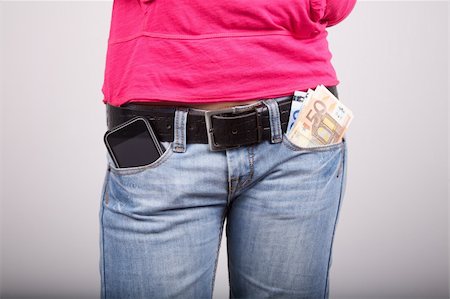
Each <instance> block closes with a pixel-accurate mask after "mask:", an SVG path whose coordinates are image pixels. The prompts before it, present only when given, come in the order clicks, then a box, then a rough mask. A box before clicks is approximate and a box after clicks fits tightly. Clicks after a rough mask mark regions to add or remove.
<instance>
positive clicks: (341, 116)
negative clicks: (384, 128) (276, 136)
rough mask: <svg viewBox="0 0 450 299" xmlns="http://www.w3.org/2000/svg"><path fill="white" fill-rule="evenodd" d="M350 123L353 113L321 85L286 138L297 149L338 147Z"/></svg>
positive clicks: (305, 104)
mask: <svg viewBox="0 0 450 299" xmlns="http://www.w3.org/2000/svg"><path fill="white" fill-rule="evenodd" d="M352 119H353V113H352V111H350V109H348V108H347V107H346V106H345V105H344V104H343V103H342V102H341V101H340V100H339V99H337V98H336V97H335V96H334V95H333V94H332V93H331V92H330V91H329V90H328V89H327V88H326V87H325V86H323V85H322V84H321V85H319V86H317V88H316V89H315V90H314V92H313V93H312V95H311V97H310V98H309V99H308V101H306V102H305V103H304V104H303V107H302V110H301V111H300V114H299V115H298V117H297V119H296V121H295V123H294V125H293V126H292V128H291V129H290V130H289V132H288V133H287V137H288V138H289V140H290V141H291V142H292V143H294V144H296V145H298V146H300V147H311V146H317V145H327V144H333V143H337V142H340V141H341V139H342V137H343V136H344V133H345V132H346V131H347V129H348V127H349V125H350V122H351V120H352Z"/></svg>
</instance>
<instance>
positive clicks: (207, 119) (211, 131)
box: [205, 103, 261, 151]
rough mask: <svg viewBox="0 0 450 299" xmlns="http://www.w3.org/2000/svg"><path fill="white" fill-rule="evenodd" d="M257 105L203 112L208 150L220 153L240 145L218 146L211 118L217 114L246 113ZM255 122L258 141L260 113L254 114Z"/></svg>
mask: <svg viewBox="0 0 450 299" xmlns="http://www.w3.org/2000/svg"><path fill="white" fill-rule="evenodd" d="M258 106H259V105H258V104H254V103H252V104H250V105H247V106H234V107H230V108H225V109H219V110H207V111H205V123H206V133H207V135H208V144H209V149H210V150H211V151H221V150H225V149H232V148H238V147H240V146H241V145H236V146H220V145H218V144H217V143H216V142H215V141H214V128H213V126H212V116H214V115H218V114H224V113H232V114H238V113H240V112H246V111H249V110H256V107H258ZM256 117H257V122H258V124H257V125H258V141H259V140H260V139H261V132H260V130H259V124H260V119H259V117H260V113H258V111H257V112H256Z"/></svg>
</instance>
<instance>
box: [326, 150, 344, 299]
mask: <svg viewBox="0 0 450 299" xmlns="http://www.w3.org/2000/svg"><path fill="white" fill-rule="evenodd" d="M342 151H343V155H342V176H341V189H340V192H339V202H338V207H337V210H336V217H335V219H334V227H333V234H332V236H331V245H330V249H329V255H328V266H327V275H326V278H325V290H324V297H323V298H324V299H328V298H329V281H328V280H329V272H330V267H331V259H332V256H331V255H332V254H333V243H334V236H335V232H336V226H337V222H338V218H339V212H340V208H341V205H342V200H343V197H344V193H345V192H344V190H345V183H346V171H347V150H346V146H343V147H342Z"/></svg>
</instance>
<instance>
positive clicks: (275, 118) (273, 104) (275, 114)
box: [262, 99, 283, 143]
mask: <svg viewBox="0 0 450 299" xmlns="http://www.w3.org/2000/svg"><path fill="white" fill-rule="evenodd" d="M262 102H263V103H264V105H266V106H267V108H268V109H269V121H270V134H271V136H270V138H271V141H270V142H271V143H279V142H281V141H282V140H283V137H282V132H283V131H282V129H281V118H280V109H279V107H278V102H277V101H275V100H274V99H266V100H263V101H262Z"/></svg>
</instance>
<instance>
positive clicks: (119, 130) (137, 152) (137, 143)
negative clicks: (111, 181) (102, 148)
mask: <svg viewBox="0 0 450 299" xmlns="http://www.w3.org/2000/svg"><path fill="white" fill-rule="evenodd" d="M103 139H104V142H105V145H106V148H107V149H108V152H109V154H110V156H111V158H112V160H113V161H114V164H115V166H116V167H118V168H126V167H136V166H144V165H147V164H150V163H152V162H154V161H156V160H157V159H158V158H159V157H161V155H162V154H163V146H162V144H161V143H160V142H159V140H158V138H157V137H156V135H155V132H154V131H153V129H152V127H151V125H150V122H149V121H148V120H147V119H146V118H145V117H142V116H136V117H133V118H131V119H129V120H128V121H126V122H124V123H122V124H120V125H118V126H116V127H114V128H112V129H110V130H108V131H106V133H105V135H104V138H103Z"/></svg>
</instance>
